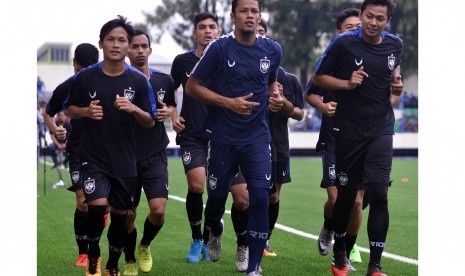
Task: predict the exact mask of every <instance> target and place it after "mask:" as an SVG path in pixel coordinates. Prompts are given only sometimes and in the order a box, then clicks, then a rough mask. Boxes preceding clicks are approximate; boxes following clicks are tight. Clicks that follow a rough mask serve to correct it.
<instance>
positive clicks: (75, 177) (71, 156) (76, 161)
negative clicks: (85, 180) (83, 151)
mask: <svg viewBox="0 0 465 276" xmlns="http://www.w3.org/2000/svg"><path fill="white" fill-rule="evenodd" d="M66 153H67V154H68V161H69V176H70V177H71V186H70V187H68V188H67V189H68V191H71V192H75V191H76V190H77V189H80V188H82V182H81V158H79V147H78V146H74V147H68V148H66Z"/></svg>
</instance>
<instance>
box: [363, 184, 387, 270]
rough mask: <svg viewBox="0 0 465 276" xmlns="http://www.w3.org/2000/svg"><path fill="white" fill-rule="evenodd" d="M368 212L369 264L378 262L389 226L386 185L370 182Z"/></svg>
mask: <svg viewBox="0 0 465 276" xmlns="http://www.w3.org/2000/svg"><path fill="white" fill-rule="evenodd" d="M368 193H369V200H370V212H369V214H368V222H367V224H368V239H369V241H370V265H371V264H378V265H379V264H380V262H381V254H382V253H383V251H384V243H385V241H386V236H387V231H388V228H389V210H388V197H387V185H385V184H380V183H373V184H372V183H370V186H369V188H368Z"/></svg>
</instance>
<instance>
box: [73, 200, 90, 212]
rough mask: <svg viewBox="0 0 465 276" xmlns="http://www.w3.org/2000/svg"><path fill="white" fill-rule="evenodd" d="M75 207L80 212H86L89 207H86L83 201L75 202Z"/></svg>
mask: <svg viewBox="0 0 465 276" xmlns="http://www.w3.org/2000/svg"><path fill="white" fill-rule="evenodd" d="M76 208H77V209H78V210H79V211H81V212H87V211H88V210H89V208H88V207H87V204H86V203H84V202H83V201H78V202H76Z"/></svg>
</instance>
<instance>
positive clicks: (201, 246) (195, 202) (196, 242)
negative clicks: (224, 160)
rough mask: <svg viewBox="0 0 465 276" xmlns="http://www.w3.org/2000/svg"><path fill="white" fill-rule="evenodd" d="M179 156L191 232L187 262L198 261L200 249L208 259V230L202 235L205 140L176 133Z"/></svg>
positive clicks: (205, 157)
mask: <svg viewBox="0 0 465 276" xmlns="http://www.w3.org/2000/svg"><path fill="white" fill-rule="evenodd" d="M178 141H179V143H180V145H181V156H182V161H183V165H184V171H185V173H186V178H187V185H188V189H187V196H186V212H187V218H188V220H189V225H190V227H191V232H192V242H191V247H190V249H189V252H188V254H187V262H189V263H198V262H200V259H201V253H202V250H203V251H204V254H203V255H204V259H207V260H208V259H209V258H210V257H209V255H208V249H206V248H207V247H206V244H207V241H208V234H209V233H208V231H204V233H203V235H202V213H203V192H204V187H205V175H206V169H205V167H206V159H207V155H206V149H207V143H206V141H203V140H200V139H196V138H194V137H191V136H188V135H178Z"/></svg>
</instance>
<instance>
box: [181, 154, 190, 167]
mask: <svg viewBox="0 0 465 276" xmlns="http://www.w3.org/2000/svg"><path fill="white" fill-rule="evenodd" d="M191 160H192V159H191V153H190V152H188V151H187V152H185V153H184V154H183V155H182V162H183V163H184V165H189V163H190V162H191Z"/></svg>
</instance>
